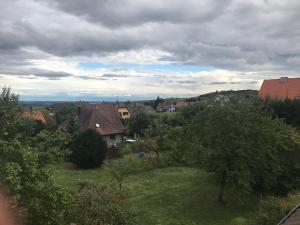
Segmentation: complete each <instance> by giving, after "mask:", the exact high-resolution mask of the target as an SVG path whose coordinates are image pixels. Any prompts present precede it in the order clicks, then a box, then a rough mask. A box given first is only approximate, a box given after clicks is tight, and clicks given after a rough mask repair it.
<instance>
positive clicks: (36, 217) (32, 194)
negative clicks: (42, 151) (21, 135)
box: [0, 140, 71, 225]
mask: <svg viewBox="0 0 300 225" xmlns="http://www.w3.org/2000/svg"><path fill="white" fill-rule="evenodd" d="M0 180H1V185H3V186H5V187H6V189H7V191H8V192H9V194H10V195H12V197H13V199H14V200H15V201H16V202H17V205H18V207H20V208H21V209H23V210H22V211H24V212H25V216H26V224H27V225H44V224H49V225H61V224H68V223H67V222H66V221H65V220H64V213H65V211H66V210H68V208H69V207H68V204H69V203H71V194H70V193H69V192H68V191H66V190H64V189H62V188H60V187H58V186H57V185H56V184H55V182H54V181H53V179H52V174H51V172H50V171H49V169H48V168H47V166H46V165H45V164H43V163H40V161H39V156H38V153H37V152H36V151H35V150H34V149H33V148H30V147H28V146H23V145H22V143H20V142H19V141H17V140H14V141H10V142H7V141H1V140H0Z"/></svg>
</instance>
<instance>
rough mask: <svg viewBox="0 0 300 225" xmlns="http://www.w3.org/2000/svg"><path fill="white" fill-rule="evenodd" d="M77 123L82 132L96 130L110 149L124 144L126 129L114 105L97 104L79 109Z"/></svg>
mask: <svg viewBox="0 0 300 225" xmlns="http://www.w3.org/2000/svg"><path fill="white" fill-rule="evenodd" d="M77 121H78V125H79V128H80V130H87V129H94V130H96V131H97V132H98V133H99V134H100V135H101V136H102V137H103V140H104V141H105V142H106V144H107V146H108V147H113V146H117V145H118V144H120V143H122V142H123V136H124V132H125V128H124V126H123V124H122V122H121V120H120V116H119V113H118V111H117V109H116V107H115V106H114V105H108V104H97V105H85V106H81V107H78V108H77Z"/></svg>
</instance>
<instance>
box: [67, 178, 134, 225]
mask: <svg viewBox="0 0 300 225" xmlns="http://www.w3.org/2000/svg"><path fill="white" fill-rule="evenodd" d="M73 209H74V211H73V214H72V215H71V216H72V221H73V223H75V224H78V225H79V224H80V225H98V224H101V225H137V224H138V219H137V217H136V216H135V215H134V214H133V213H132V212H131V211H130V209H129V208H128V206H127V204H126V202H125V200H124V197H123V194H122V192H120V191H119V190H117V189H116V188H114V187H113V186H111V185H102V186H96V185H93V184H90V183H81V187H80V190H79V192H78V194H77V199H76V201H75V204H74V205H73Z"/></svg>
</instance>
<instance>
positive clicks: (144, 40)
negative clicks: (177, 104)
mask: <svg viewBox="0 0 300 225" xmlns="http://www.w3.org/2000/svg"><path fill="white" fill-rule="evenodd" d="M299 18H300V1H299V0H285V1H282V0H251V1H249V0H222V1H219V0H201V1H199V0H185V1H182V0H164V1H162V0H151V1H145V0H126V1H124V0H85V1H82V0H63V1H62V0H0V86H2V87H3V86H9V87H11V88H12V90H13V92H15V93H18V94H20V97H21V100H94V101H95V100H102V99H108V98H109V99H123V100H126V99H127V100H128V99H129V100H134V99H151V98H155V97H156V96H161V97H190V96H197V95H199V94H204V93H208V92H213V91H216V90H218V91H220V90H240V89H256V90H258V89H259V88H260V85H261V83H262V81H263V80H264V79H271V78H279V77H281V76H289V77H298V76H299V75H300V21H299Z"/></svg>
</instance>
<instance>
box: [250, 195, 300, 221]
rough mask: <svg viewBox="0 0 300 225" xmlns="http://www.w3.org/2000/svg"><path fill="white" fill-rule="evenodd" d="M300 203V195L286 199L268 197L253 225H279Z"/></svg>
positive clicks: (289, 196) (263, 202)
mask: <svg viewBox="0 0 300 225" xmlns="http://www.w3.org/2000/svg"><path fill="white" fill-rule="evenodd" d="M299 201H300V194H290V195H288V196H287V197H285V198H278V197H268V198H266V199H265V200H263V201H262V203H261V213H259V214H258V215H257V216H256V217H255V219H254V221H253V224H255V225H274V224H278V223H279V222H280V220H282V219H283V218H284V217H285V216H286V215H287V214H288V213H289V212H290V211H291V210H292V209H293V208H294V207H295V206H296V205H297V204H299Z"/></svg>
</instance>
